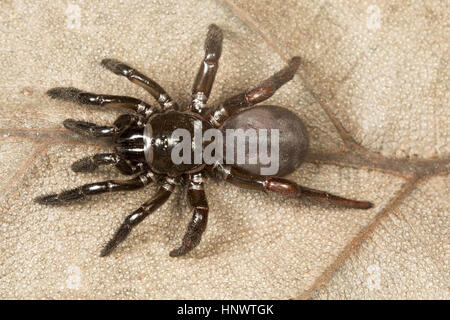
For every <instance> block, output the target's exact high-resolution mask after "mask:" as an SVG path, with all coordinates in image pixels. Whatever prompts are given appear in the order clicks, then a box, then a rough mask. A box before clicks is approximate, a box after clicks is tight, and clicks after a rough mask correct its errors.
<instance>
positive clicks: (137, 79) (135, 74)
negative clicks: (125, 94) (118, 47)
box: [102, 59, 178, 110]
mask: <svg viewBox="0 0 450 320" xmlns="http://www.w3.org/2000/svg"><path fill="white" fill-rule="evenodd" d="M102 66H104V67H105V68H106V69H108V70H110V71H112V72H113V73H115V74H117V75H119V76H124V77H126V78H127V79H128V80H130V81H131V82H133V83H135V84H137V85H138V86H140V87H142V88H144V89H145V90H147V91H148V92H149V93H150V94H151V95H152V96H153V97H154V98H155V99H156V100H157V101H158V103H159V104H160V105H161V107H162V108H163V109H164V110H165V109H169V108H175V109H177V108H178V106H177V104H176V103H175V102H174V101H173V100H172V98H171V97H170V96H169V95H168V94H167V92H166V91H165V90H164V89H163V88H162V87H161V86H160V85H159V84H157V83H156V82H155V81H153V80H152V79H150V78H148V77H147V76H145V75H143V74H142V73H140V72H139V71H137V70H136V69H133V68H132V67H130V66H128V65H126V64H125V63H123V62H120V61H119V60H116V59H103V60H102Z"/></svg>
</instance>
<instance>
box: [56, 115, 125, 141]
mask: <svg viewBox="0 0 450 320" xmlns="http://www.w3.org/2000/svg"><path fill="white" fill-rule="evenodd" d="M63 124H64V127H66V129H69V130H70V131H73V132H76V133H78V134H79V135H82V136H85V137H92V138H105V137H113V136H114V135H115V134H116V133H117V127H115V126H99V125H96V124H95V123H91V122H85V121H77V120H73V119H66V120H64V122H63Z"/></svg>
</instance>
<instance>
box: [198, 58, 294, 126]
mask: <svg viewBox="0 0 450 320" xmlns="http://www.w3.org/2000/svg"><path fill="white" fill-rule="evenodd" d="M300 62H301V59H300V58H299V57H293V58H292V59H291V60H290V61H289V63H288V65H287V66H286V67H285V68H283V69H281V70H280V71H278V72H277V73H275V74H274V75H273V76H271V77H270V78H268V79H266V80H264V81H263V82H261V83H260V84H259V85H258V86H256V87H255V88H253V89H251V90H248V91H246V92H243V93H240V94H238V95H236V96H234V97H231V98H229V99H227V100H225V102H223V103H222V104H220V105H219V106H218V107H216V108H213V109H212V110H211V111H209V112H208V113H207V115H206V118H207V119H208V120H209V121H210V122H211V124H213V125H214V126H215V127H220V126H221V125H222V124H223V123H224V122H225V120H227V119H228V118H229V117H231V116H232V115H234V114H235V113H237V112H238V111H240V110H241V109H243V108H247V107H251V106H253V105H255V104H257V103H260V102H262V101H264V100H267V99H268V98H270V97H271V96H272V95H273V94H274V93H275V92H276V91H277V90H278V89H279V88H280V87H281V86H282V85H284V84H285V83H286V82H288V81H290V80H291V79H292V78H293V77H294V75H295V73H296V72H297V69H298V67H299V66H300Z"/></svg>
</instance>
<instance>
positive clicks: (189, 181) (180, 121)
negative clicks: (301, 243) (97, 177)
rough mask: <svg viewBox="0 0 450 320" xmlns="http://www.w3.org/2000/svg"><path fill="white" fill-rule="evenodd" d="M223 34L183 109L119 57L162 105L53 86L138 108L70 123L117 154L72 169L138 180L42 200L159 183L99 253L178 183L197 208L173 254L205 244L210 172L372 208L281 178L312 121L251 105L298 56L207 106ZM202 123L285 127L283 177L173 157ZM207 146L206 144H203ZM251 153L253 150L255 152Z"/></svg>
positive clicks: (123, 69) (117, 65) (214, 40)
mask: <svg viewBox="0 0 450 320" xmlns="http://www.w3.org/2000/svg"><path fill="white" fill-rule="evenodd" d="M222 40H223V34H222V31H221V29H220V28H219V27H218V26H216V25H214V24H212V25H210V26H209V28H208V33H207V37H206V41H205V57H204V59H203V61H202V62H201V65H200V69H199V71H198V73H197V76H196V78H195V81H194V85H193V89H192V99H191V102H190V104H189V105H188V106H185V107H183V108H180V106H179V105H178V104H177V103H176V102H175V101H173V100H172V99H171V98H170V96H169V95H168V94H167V93H166V91H165V90H164V89H163V88H162V87H161V86H159V85H158V84H157V83H156V82H155V81H153V80H151V79H150V78H148V77H147V76H145V75H143V74H142V73H140V72H139V71H137V70H136V69H133V68H132V67H130V66H128V65H127V64H125V63H122V62H120V61H118V60H115V59H104V60H102V62H101V64H102V65H103V67H105V68H106V69H108V70H110V71H112V72H113V73H115V74H117V75H119V76H124V77H126V78H127V79H128V80H130V81H131V82H133V83H135V84H137V85H139V86H141V87H143V88H144V89H145V90H147V91H148V92H149V93H150V94H151V95H152V96H153V97H154V98H155V99H156V100H157V101H158V103H159V106H151V105H150V104H148V103H146V102H144V101H142V100H139V99H136V98H133V97H128V96H118V95H104V94H94V93H89V92H85V91H82V90H79V89H76V88H72V87H68V88H62V87H57V88H53V89H50V90H49V91H48V92H47V94H48V95H49V96H50V97H51V98H54V99H59V100H64V101H70V102H74V103H77V104H80V105H93V106H100V107H106V106H119V107H124V108H128V109H131V110H133V111H134V113H133V114H123V115H120V116H119V117H118V118H117V119H116V120H115V122H114V124H113V125H112V126H99V125H96V124H94V123H89V122H84V121H76V120H73V119H67V120H65V121H64V122H63V124H64V126H65V127H66V128H67V129H69V130H71V131H74V132H76V133H78V134H81V135H84V136H87V137H89V138H109V139H111V140H112V143H113V146H114V152H112V153H100V154H95V155H92V156H89V157H85V158H82V159H80V160H78V161H75V162H74V163H73V164H72V166H71V168H72V170H73V171H75V172H93V171H94V170H96V169H97V168H98V167H99V166H100V165H108V164H109V165H115V166H116V167H117V169H118V170H119V171H120V172H121V173H123V174H125V175H134V177H133V178H131V179H128V180H107V181H102V182H96V183H91V184H85V185H82V186H79V187H77V188H74V189H71V190H66V191H63V192H61V193H58V194H50V195H43V196H40V197H37V198H36V199H35V201H36V202H38V203H40V204H45V205H58V204H64V203H67V202H70V201H73V200H78V199H83V198H85V197H87V196H89V195H94V194H101V193H106V192H113V191H131V190H136V189H139V188H143V187H144V186H147V185H149V184H150V183H154V184H156V185H157V186H158V190H157V192H156V194H155V195H154V196H153V197H152V198H151V199H150V200H148V201H147V202H145V203H144V204H142V205H141V206H140V207H139V208H138V209H137V210H136V211H134V212H133V213H131V214H130V215H128V216H127V217H126V218H125V220H124V221H123V223H122V224H121V225H120V227H119V228H118V229H117V231H116V232H115V234H114V235H113V237H112V238H111V240H109V242H107V244H106V245H105V246H104V248H103V249H102V251H101V254H100V256H107V255H109V254H110V253H111V252H112V251H113V250H114V249H115V248H116V247H117V246H118V245H119V244H120V243H121V242H123V241H124V240H125V239H126V238H127V236H128V235H129V234H130V232H131V231H132V230H133V228H135V227H136V226H137V225H138V224H139V223H141V222H142V221H143V220H144V219H145V218H146V217H147V216H149V215H150V214H151V213H153V212H154V211H155V210H157V209H158V208H159V207H160V206H161V205H162V204H164V203H165V202H166V201H167V199H168V198H169V197H170V195H171V194H172V192H173V191H174V188H175V187H176V186H181V187H187V189H188V191H187V198H188V202H189V204H190V206H191V207H192V211H193V214H192V219H191V221H190V222H189V224H188V226H187V231H186V233H185V235H184V237H183V240H182V242H181V245H180V246H179V247H178V248H177V249H174V250H172V251H171V252H170V256H172V257H177V256H182V255H185V254H186V253H188V252H190V251H191V250H192V249H194V248H195V247H196V246H197V245H198V244H199V243H200V240H201V238H202V234H203V232H204V231H205V229H206V225H207V221H208V203H207V199H206V195H205V191H204V184H205V180H206V178H207V177H210V176H213V177H216V178H219V179H223V180H225V181H227V182H230V183H232V184H234V185H237V186H239V187H242V188H247V189H253V190H259V191H263V192H271V193H277V194H281V195H283V196H286V197H293V198H302V197H310V198H314V199H318V200H322V201H327V202H330V203H335V204H340V205H343V206H346V207H351V208H358V209H368V208H371V207H372V206H373V205H372V203H370V202H367V201H356V200H350V199H345V198H342V197H339V196H336V195H332V194H330V193H327V192H324V191H319V190H314V189H311V188H307V187H304V186H300V185H298V184H296V183H295V182H293V181H290V180H287V179H284V178H282V177H281V176H284V175H286V174H288V173H290V172H292V171H293V170H295V169H296V168H297V167H298V166H299V165H300V164H301V162H302V160H303V158H304V155H305V154H306V152H307V149H308V136H307V133H306V130H305V126H304V124H303V123H302V121H301V120H300V119H299V118H298V117H297V116H296V115H295V114H294V113H292V112H291V111H289V110H287V109H284V108H281V107H278V106H256V107H252V106H254V105H256V104H258V103H260V102H262V101H264V100H266V99H268V98H269V97H271V96H272V95H273V94H274V93H275V91H276V90H278V89H279V88H280V87H281V86H282V85H284V84H285V83H286V82H288V81H290V80H291V79H292V78H293V77H294V75H295V73H296V71H297V69H298V67H299V66H300V63H301V60H300V58H299V57H293V58H292V59H291V60H290V61H289V62H288V65H287V66H286V67H284V68H283V69H281V70H280V71H278V72H277V73H275V74H273V75H272V76H271V77H269V78H268V79H266V80H264V81H263V82H261V83H260V84H259V85H258V86H256V87H255V88H253V89H251V90H247V91H244V92H242V93H239V94H237V95H235V96H233V97H231V98H229V99H226V100H225V101H224V102H223V103H221V104H219V105H217V106H213V107H210V108H207V107H206V103H207V101H208V98H209V95H210V93H211V89H212V86H213V82H214V79H215V76H216V73H217V69H218V62H219V58H220V56H221V52H222ZM249 107H252V108H249ZM198 124H201V125H202V128H203V129H202V130H207V129H211V128H217V129H219V130H224V129H225V128H242V129H246V128H249V127H253V128H255V127H256V128H265V129H272V128H278V129H279V130H280V136H281V141H280V147H279V153H280V158H281V159H280V165H279V171H278V175H262V174H258V172H257V171H258V170H257V169H260V168H261V166H262V165H261V163H256V164H252V165H249V164H247V165H246V164H243V165H229V164H227V163H223V161H217V162H215V163H213V164H208V163H205V162H200V163H180V164H175V163H174V162H173V161H172V159H171V151H172V150H173V148H175V146H176V144H177V143H178V142H179V141H178V140H177V141H175V140H174V139H171V134H172V133H173V132H174V131H175V130H176V129H179V128H182V129H186V130H187V131H188V132H191V133H192V132H194V130H195V127H196V126H198ZM191 142H192V143H191V144H190V145H191V146H192V147H191V150H189V152H191V153H194V151H195V146H196V144H194V143H193V141H191ZM203 147H204V145H202V146H200V148H203ZM246 156H247V157H248V156H249V154H248V152H247V154H246Z"/></svg>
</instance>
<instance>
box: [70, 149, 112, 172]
mask: <svg viewBox="0 0 450 320" xmlns="http://www.w3.org/2000/svg"><path fill="white" fill-rule="evenodd" d="M119 160H120V158H119V156H118V155H117V154H115V153H98V154H94V155H93V156H89V157H85V158H82V159H79V160H77V161H75V162H74V163H72V166H71V168H72V170H73V171H74V172H93V171H95V170H96V169H97V168H98V167H99V166H100V165H106V164H117V163H118V162H119Z"/></svg>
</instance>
